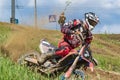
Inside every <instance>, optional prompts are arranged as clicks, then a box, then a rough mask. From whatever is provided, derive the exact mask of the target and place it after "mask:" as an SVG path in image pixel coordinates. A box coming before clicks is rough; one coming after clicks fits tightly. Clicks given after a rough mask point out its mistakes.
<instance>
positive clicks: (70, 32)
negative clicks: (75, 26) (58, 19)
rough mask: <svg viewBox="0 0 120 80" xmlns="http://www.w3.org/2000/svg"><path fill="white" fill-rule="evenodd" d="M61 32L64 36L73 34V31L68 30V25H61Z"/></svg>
mask: <svg viewBox="0 0 120 80" xmlns="http://www.w3.org/2000/svg"><path fill="white" fill-rule="evenodd" d="M61 32H62V33H64V34H73V33H74V31H73V30H71V29H70V28H69V25H63V26H62V27H61Z"/></svg>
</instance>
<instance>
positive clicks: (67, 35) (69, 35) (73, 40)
mask: <svg viewBox="0 0 120 80" xmlns="http://www.w3.org/2000/svg"><path fill="white" fill-rule="evenodd" d="M82 24H83V22H82V21H80V23H79V25H78V26H74V25H73V24H69V23H65V24H64V25H63V26H62V27H61V32H62V33H63V35H64V36H63V39H64V40H65V41H66V42H68V43H69V44H70V46H71V47H72V48H76V47H78V46H80V45H81V44H82V41H81V40H80V39H79V38H78V36H77V35H76V34H74V33H73V30H74V28H78V29H80V32H81V33H82V35H83V37H84V42H85V43H90V42H91V40H92V34H91V32H90V31H88V30H84V28H83V26H82Z"/></svg>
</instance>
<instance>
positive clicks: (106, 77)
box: [85, 69, 120, 80]
mask: <svg viewBox="0 0 120 80" xmlns="http://www.w3.org/2000/svg"><path fill="white" fill-rule="evenodd" d="M85 74H86V77H87V79H86V80H120V74H119V73H115V72H110V71H104V70H101V69H95V70H94V72H91V71H90V70H87V71H86V72H85Z"/></svg>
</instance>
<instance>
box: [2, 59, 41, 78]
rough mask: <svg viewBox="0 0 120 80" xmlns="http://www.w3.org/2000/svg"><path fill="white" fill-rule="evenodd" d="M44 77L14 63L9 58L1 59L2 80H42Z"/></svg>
mask: <svg viewBox="0 0 120 80" xmlns="http://www.w3.org/2000/svg"><path fill="white" fill-rule="evenodd" d="M40 79H42V77H41V76H40V75H38V74H37V73H35V72H34V73H33V72H32V71H30V70H28V69H27V68H26V67H21V66H19V65H17V64H15V63H13V62H12V61H11V60H10V59H8V58H3V57H0V80H40Z"/></svg>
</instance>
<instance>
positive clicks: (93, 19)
mask: <svg viewBox="0 0 120 80" xmlns="http://www.w3.org/2000/svg"><path fill="white" fill-rule="evenodd" d="M85 21H86V23H87V24H88V28H89V30H90V31H91V30H93V29H94V27H95V26H96V25H97V24H98V22H99V18H98V17H97V16H96V14H95V13H93V12H88V13H85Z"/></svg>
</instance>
